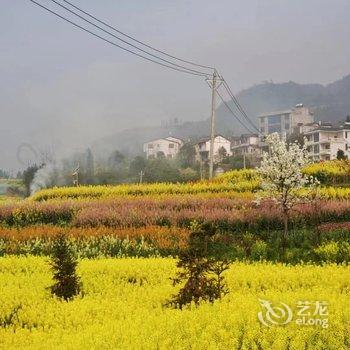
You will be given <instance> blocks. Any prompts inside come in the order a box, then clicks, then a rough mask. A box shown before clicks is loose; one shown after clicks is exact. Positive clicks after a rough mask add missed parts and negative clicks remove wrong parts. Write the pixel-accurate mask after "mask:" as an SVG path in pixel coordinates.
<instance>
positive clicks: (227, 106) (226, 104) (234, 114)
mask: <svg viewBox="0 0 350 350" xmlns="http://www.w3.org/2000/svg"><path fill="white" fill-rule="evenodd" d="M216 93H217V94H218V96H219V97H220V99H221V101H222V102H223V103H224V105H225V106H226V108H227V109H228V110H229V111H230V112H231V113H232V115H233V116H234V117H235V118H236V120H237V121H238V122H239V123H240V124H241V125H242V126H243V127H244V128H245V129H247V130H248V131H249V132H250V133H252V134H254V132H252V131H251V130H250V129H249V127H248V126H246V125H245V124H244V123H243V122H242V121H241V120H240V119H239V118H238V116H237V115H236V113H235V112H234V111H233V110H232V108H231V107H230V106H229V105H228V103H227V102H226V101H225V100H224V98H223V97H222V96H221V94H220V92H219V91H216Z"/></svg>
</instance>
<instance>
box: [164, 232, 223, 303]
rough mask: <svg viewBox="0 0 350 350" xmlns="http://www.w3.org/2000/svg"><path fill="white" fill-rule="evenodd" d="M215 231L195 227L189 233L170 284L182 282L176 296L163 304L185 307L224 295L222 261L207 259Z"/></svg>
mask: <svg viewBox="0 0 350 350" xmlns="http://www.w3.org/2000/svg"><path fill="white" fill-rule="evenodd" d="M214 235H215V231H213V230H210V228H209V230H208V227H204V226H197V227H195V230H194V231H193V232H191V234H190V237H189V246H188V248H187V249H186V250H185V251H184V252H183V253H181V254H180V259H179V261H178V263H177V267H178V268H180V269H181V270H180V271H179V272H178V273H177V276H176V277H175V278H173V279H172V280H173V285H177V284H179V283H181V282H185V285H184V286H183V287H182V288H181V289H180V291H179V292H178V294H177V295H174V296H173V297H172V299H171V300H169V301H168V302H167V303H166V305H167V306H172V307H175V308H179V309H182V308H183V307H184V306H185V305H187V304H191V303H192V302H193V303H194V304H195V305H198V304H199V303H200V301H209V302H213V301H214V300H216V299H220V298H221V297H223V296H224V295H226V294H227V293H228V289H227V287H226V284H225V281H224V277H223V275H222V274H223V272H224V271H226V270H228V268H229V263H228V261H227V260H226V259H217V258H214V257H210V256H209V255H210V244H211V243H212V241H213V236H214Z"/></svg>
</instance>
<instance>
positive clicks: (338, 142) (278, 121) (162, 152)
mask: <svg viewBox="0 0 350 350" xmlns="http://www.w3.org/2000/svg"><path fill="white" fill-rule="evenodd" d="M258 120H259V131H260V133H259V134H258V133H257V134H242V135H240V136H238V137H231V138H228V137H224V136H222V135H216V137H215V139H214V161H215V162H216V163H217V162H220V160H221V159H222V158H223V157H225V156H243V157H249V158H250V159H259V158H260V157H261V154H262V152H263V151H266V150H267V145H266V143H265V139H266V136H267V135H269V134H272V133H276V132H277V133H278V134H279V135H280V136H281V138H283V139H284V140H286V141H289V140H292V139H299V140H305V142H306V146H307V149H308V151H309V154H310V158H311V159H312V160H313V161H322V160H332V159H336V158H337V157H338V156H339V152H340V153H341V154H342V155H343V156H344V157H347V158H350V117H349V116H348V117H347V118H346V120H345V121H344V122H342V123H339V124H338V125H333V124H331V123H328V122H321V121H318V122H316V121H315V120H314V115H313V113H312V112H311V111H310V110H309V108H307V107H305V106H303V105H302V104H298V105H296V106H295V107H294V108H292V109H290V110H284V111H277V112H271V113H264V114H261V115H259V116H258ZM183 144H184V141H183V140H181V139H179V138H176V137H172V136H169V137H165V138H160V139H156V140H152V141H149V142H146V143H145V144H144V145H143V150H144V153H145V154H146V157H147V158H159V157H163V158H168V159H171V158H174V157H175V156H176V155H177V154H178V152H179V151H180V149H181V147H182V145H183ZM194 149H195V158H196V160H197V161H199V162H203V161H207V160H208V159H209V153H210V137H206V138H202V139H200V140H198V141H197V142H196V143H195V144H194Z"/></svg>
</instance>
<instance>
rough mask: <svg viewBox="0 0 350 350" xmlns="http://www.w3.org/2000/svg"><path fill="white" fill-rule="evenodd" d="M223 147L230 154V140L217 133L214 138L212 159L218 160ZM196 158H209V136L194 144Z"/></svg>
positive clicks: (202, 159)
mask: <svg viewBox="0 0 350 350" xmlns="http://www.w3.org/2000/svg"><path fill="white" fill-rule="evenodd" d="M222 149H224V150H225V151H224V152H226V154H227V155H228V156H230V155H232V152H231V141H230V140H228V139H227V138H225V137H223V136H221V135H217V136H215V138H214V161H216V162H217V161H219V160H220V158H221V154H222V153H221V152H222ZM195 151H196V160H197V161H206V160H208V159H209V153H210V137H206V138H203V139H201V140H199V142H198V143H196V144H195Z"/></svg>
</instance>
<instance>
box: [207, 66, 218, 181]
mask: <svg viewBox="0 0 350 350" xmlns="http://www.w3.org/2000/svg"><path fill="white" fill-rule="evenodd" d="M216 79H217V72H216V69H215V70H214V73H213V80H212V82H211V120H210V124H211V129H210V130H211V132H210V153H209V180H211V179H212V178H213V168H214V141H215V109H216Z"/></svg>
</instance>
